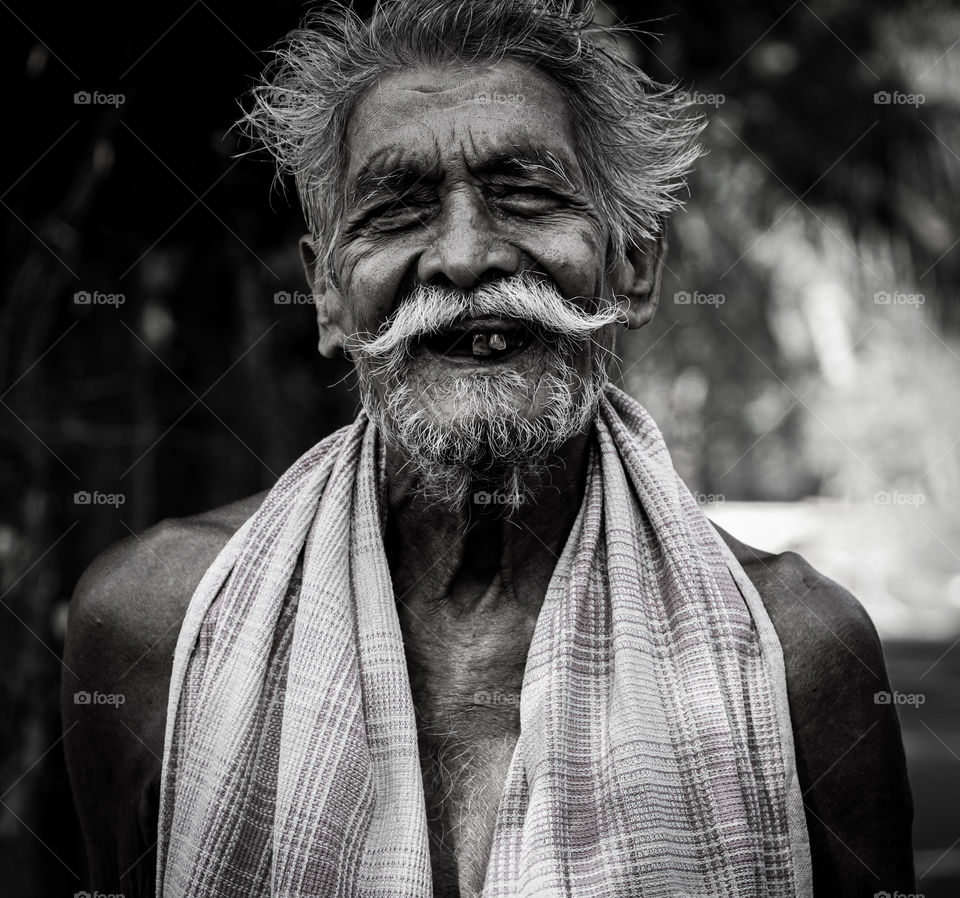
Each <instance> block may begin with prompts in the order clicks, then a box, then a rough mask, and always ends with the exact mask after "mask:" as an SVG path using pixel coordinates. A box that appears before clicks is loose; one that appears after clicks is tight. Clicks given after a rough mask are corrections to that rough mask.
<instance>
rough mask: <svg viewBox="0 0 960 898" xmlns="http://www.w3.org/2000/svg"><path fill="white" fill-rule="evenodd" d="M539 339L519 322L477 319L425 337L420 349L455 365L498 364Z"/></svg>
mask: <svg viewBox="0 0 960 898" xmlns="http://www.w3.org/2000/svg"><path fill="white" fill-rule="evenodd" d="M536 339H537V337H536V334H535V333H534V332H533V330H532V329H531V327H530V325H528V324H525V323H524V322H521V321H517V320H516V319H509V318H475V319H465V320H463V321H459V322H457V323H456V324H452V325H451V326H450V327H448V328H446V329H445V330H443V331H441V332H439V333H437V334H431V335H430V336H428V337H424V338H423V339H422V340H421V341H420V345H421V346H422V347H424V348H425V349H426V350H427V351H428V352H429V353H431V354H432V355H434V356H436V357H440V358H443V359H446V360H449V361H452V362H458V363H473V364H491V363H494V364H495V363H498V362H505V361H508V360H509V359H512V358H514V357H515V356H517V355H519V354H520V353H521V352H522V351H523V350H524V349H526V348H527V347H528V346H529V345H530V344H531V343H533V342H534V341H535V340H536Z"/></svg>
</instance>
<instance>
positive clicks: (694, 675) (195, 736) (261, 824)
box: [157, 389, 812, 898]
mask: <svg viewBox="0 0 960 898" xmlns="http://www.w3.org/2000/svg"><path fill="white" fill-rule="evenodd" d="M595 431H596V438H595V440H594V442H593V445H592V449H591V457H590V464H589V473H588V476H587V482H586V492H585V496H584V499H583V502H582V505H581V508H580V511H579V514H578V516H577V518H576V521H575V523H574V525H573V528H572V530H571V532H570V536H569V538H568V540H567V543H566V547H565V548H564V550H563V553H562V556H561V558H560V559H559V561H558V563H557V566H556V569H555V571H554V574H553V578H552V580H551V582H550V586H549V588H548V590H547V594H546V597H545V599H544V603H543V606H542V609H541V611H540V615H539V618H538V620H537V624H536V628H535V632H534V636H533V641H532V644H531V646H530V651H529V655H528V658H527V664H526V671H525V674H524V679H523V688H522V693H521V700H520V718H521V731H520V736H519V739H518V742H517V745H516V749H515V752H514V755H513V757H512V760H511V763H510V766H509V771H508V774H507V778H506V783H505V785H504V788H503V793H502V796H501V798H500V804H499V809H498V812H497V818H496V827H495V831H494V836H493V845H492V850H491V854H490V859H489V863H488V867H487V874H486V882H485V887H484V891H483V895H484V898H508V896H509V898H516V896H558V898H559V896H584V898H587V896H596V898H617V896H641V895H642V896H647V898H649V896H662V898H678V896H695V898H707V896H751V898H752V896H771V898H772V896H804V898H806V896H810V895H811V894H812V887H811V870H810V857H809V845H808V842H807V832H806V826H805V822H804V814H803V805H802V801H801V797H800V790H799V785H798V782H797V771H796V764H795V760H794V754H793V740H792V735H791V729H790V718H789V713H788V709H787V697H786V683H785V679H784V670H783V658H782V653H781V649H780V644H779V642H778V640H777V637H776V634H775V632H774V630H773V627H772V625H771V623H770V620H769V618H768V617H767V615H766V613H765V611H764V608H763V605H762V603H761V601H760V597H759V596H758V595H757V593H756V591H755V589H754V588H753V586H752V585H751V584H750V581H749V580H748V579H747V577H746V576H745V574H744V572H743V570H742V568H741V567H740V565H739V564H738V563H737V562H736V560H735V559H734V558H733V556H732V555H731V554H730V552H729V551H728V550H727V548H726V546H725V545H724V544H723V542H722V541H721V540H720V538H719V537H718V536H717V534H716V531H715V530H714V529H713V527H712V526H711V525H710V523H709V522H708V521H707V519H706V518H705V517H704V515H703V514H702V512H701V511H700V509H699V508H698V506H697V504H696V502H695V501H694V499H693V497H692V496H691V495H690V493H689V491H688V490H687V489H686V487H685V486H684V485H683V483H682V482H681V481H680V480H679V478H678V476H677V474H676V472H675V471H674V469H673V466H672V464H671V461H670V458H669V455H668V452H667V449H666V446H665V444H664V442H663V438H662V436H661V435H660V433H659V431H658V429H657V427H656V425H655V424H654V423H653V421H652V420H651V419H650V417H649V416H648V415H647V413H646V412H645V411H644V410H643V409H642V408H641V407H640V406H639V405H637V404H636V403H635V402H634V401H633V400H631V399H630V398H628V397H627V396H626V395H625V394H623V393H622V392H620V391H618V390H615V389H609V390H608V391H607V393H606V395H605V396H604V398H603V400H602V403H601V407H600V410H599V412H598V415H597V419H596V428H595ZM382 471H383V469H382V455H381V450H380V448H379V440H378V437H377V433H376V430H375V428H374V427H372V426H371V425H370V424H369V423H368V421H367V419H366V418H365V417H364V416H363V415H361V416H360V417H359V418H358V419H357V421H356V422H355V423H354V424H352V425H350V426H348V427H346V428H344V429H343V430H340V431H338V432H337V433H335V434H333V435H332V436H330V437H328V438H327V439H325V440H323V441H322V442H321V443H319V444H318V445H317V446H315V447H314V448H313V449H311V450H310V451H309V452H307V453H306V454H305V455H304V456H303V457H302V458H301V459H300V460H299V461H297V462H296V463H295V464H294V465H293V466H292V467H291V468H290V469H289V470H288V471H287V472H286V473H285V474H284V475H283V476H282V477H281V478H280V480H279V481H278V483H277V485H276V486H275V487H274V488H273V489H272V490H271V492H270V493H269V495H268V496H267V498H266V499H265V501H264V503H263V505H262V506H261V507H260V509H259V510H258V511H257V512H256V514H254V515H253V517H252V518H251V519H250V520H249V521H247V522H246V524H244V526H243V527H241V528H240V530H239V531H238V532H237V533H236V535H235V536H234V537H233V538H232V539H231V540H230V542H229V543H228V544H227V546H226V547H225V548H224V549H223V551H222V552H221V553H220V555H219V556H218V557H217V559H216V560H215V561H214V563H213V565H212V566H211V567H210V569H209V570H208V571H207V573H206V575H205V576H204V578H203V580H202V582H201V583H200V585H199V586H198V587H197V590H196V593H195V594H194V596H193V599H192V601H191V603H190V607H189V610H188V612H187V615H186V619H185V621H184V623H183V628H182V631H181V633H180V640H179V643H178V645H177V650H176V655H175V658H174V668H173V679H172V683H171V688H170V699H169V711H168V719H167V731H166V742H165V750H164V759H163V774H162V783H161V808H160V820H159V843H158V868H157V895H158V896H163V898H174V896H176V898H181V896H182V898H197V896H217V898H235V896H236V898H239V896H264V895H274V896H283V898H300V896H317V898H332V896H364V898H400V896H410V898H426V896H430V895H432V883H431V866H430V855H429V845H428V837H427V821H426V815H425V802H424V793H423V782H422V779H421V770H420V763H419V756H418V750H417V728H416V723H415V720H414V707H413V701H412V697H411V692H410V681H409V678H408V674H407V668H406V663H405V658H404V646H403V637H402V634H401V631H400V625H399V620H398V616H397V611H396V604H395V603H396V600H395V598H394V594H393V589H392V585H391V579H390V570H389V567H388V565H387V560H386V557H385V554H384V547H383V521H384V501H383V486H384V480H383V473H382ZM301 564H302V578H301V577H300V576H299V571H300V568H301ZM298 581H299V582H298Z"/></svg>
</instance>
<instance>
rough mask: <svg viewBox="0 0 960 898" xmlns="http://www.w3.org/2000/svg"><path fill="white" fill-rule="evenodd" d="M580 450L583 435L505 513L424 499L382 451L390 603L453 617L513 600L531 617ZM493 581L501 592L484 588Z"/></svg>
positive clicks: (562, 536)
mask: <svg viewBox="0 0 960 898" xmlns="http://www.w3.org/2000/svg"><path fill="white" fill-rule="evenodd" d="M587 451H588V438H587V437H586V436H583V435H581V436H578V437H576V438H574V439H573V440H570V441H568V442H567V443H566V444H564V445H563V446H562V447H561V448H560V450H559V451H558V452H556V453H555V454H554V455H552V456H551V457H550V458H549V459H548V460H547V468H546V472H545V474H544V476H543V478H542V480H541V482H539V483H538V484H537V485H536V486H535V488H534V489H532V490H531V494H530V495H529V496H528V498H527V499H526V501H524V502H523V504H522V505H520V507H519V508H518V509H517V510H516V511H515V512H513V513H512V514H509V515H508V514H507V513H506V512H505V510H504V509H503V507H502V506H499V505H497V504H496V503H495V502H490V503H488V504H479V503H477V502H468V503H467V504H466V506H465V507H464V508H462V509H452V508H449V507H445V506H443V505H441V504H439V503H437V502H432V501H430V500H428V499H426V498H425V497H424V496H423V495H422V494H421V492H420V491H419V489H418V488H417V480H416V476H415V475H414V474H413V473H412V472H411V466H410V465H406V464H404V459H403V457H402V456H401V455H400V454H399V453H397V452H396V451H395V450H389V449H388V451H387V475H388V484H389V487H388V490H389V491H388V497H387V501H388V505H389V511H388V516H387V521H388V523H387V532H386V548H387V557H388V559H389V561H390V569H391V573H392V575H393V582H394V591H395V593H396V595H397V597H398V600H401V599H402V600H403V601H407V602H410V601H416V602H417V604H421V603H422V604H426V605H433V604H436V605H440V606H443V608H444V609H445V610H448V611H451V612H452V613H454V614H457V615H463V614H470V613H472V612H476V611H480V612H487V611H492V610H494V607H492V606H495V605H496V604H498V603H502V602H503V601H516V602H521V603H523V604H528V605H530V606H531V607H530V608H529V609H528V610H530V611H532V612H533V613H534V615H535V614H536V613H537V612H538V611H539V604H540V603H541V602H542V601H543V596H544V594H545V593H546V589H547V585H548V584H549V582H550V577H551V575H552V573H553V569H554V567H555V566H556V563H557V559H558V558H559V556H560V553H561V552H562V550H563V547H564V545H565V543H566V540H567V536H568V535H569V533H570V529H571V527H572V526H573V522H574V520H575V518H576V516H577V512H578V510H579V508H580V502H581V499H582V497H583V489H584V483H585V479H586V466H587ZM478 489H480V487H478ZM495 581H498V582H499V583H501V584H507V586H508V588H506V589H503V588H493V589H491V585H492V584H494V583H495ZM533 606H535V607H533Z"/></svg>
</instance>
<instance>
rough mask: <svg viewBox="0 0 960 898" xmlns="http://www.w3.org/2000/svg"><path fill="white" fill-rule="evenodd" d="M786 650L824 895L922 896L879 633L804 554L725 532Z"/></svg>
mask: <svg viewBox="0 0 960 898" xmlns="http://www.w3.org/2000/svg"><path fill="white" fill-rule="evenodd" d="M717 529H718V531H719V532H720V534H721V536H722V537H723V538H724V540H725V541H726V543H727V544H728V545H729V546H730V548H731V550H732V551H733V554H734V555H735V557H736V558H737V560H738V561H739V562H740V563H741V565H742V566H743V569H744V571H745V572H746V574H747V576H748V577H749V578H750V580H751V582H752V583H753V585H754V586H755V587H756V589H757V592H758V593H759V594H760V597H761V599H762V600H763V603H764V607H765V608H766V611H767V614H768V615H769V616H770V620H771V622H772V623H773V626H774V629H775V630H776V632H777V636H778V637H779V639H780V644H781V647H782V649H783V660H784V667H785V672H786V680H787V695H788V699H789V703H790V715H791V721H792V725H793V735H794V743H795V751H796V757H797V771H798V775H799V779H800V786H801V790H802V792H803V798H804V804H805V807H806V813H807V827H808V831H809V834H810V846H811V853H812V855H813V862H814V886H815V894H817V895H821V894H823V895H861V894H864V895H866V894H871V895H872V894H874V893H876V892H884V891H886V892H890V893H891V894H892V893H894V892H895V891H897V890H900V891H903V892H906V893H909V892H912V891H913V888H914V880H913V876H914V874H913V860H912V844H911V826H912V821H913V803H912V798H911V794H910V786H909V781H908V779H907V769H906V759H905V756H904V751H903V741H902V737H901V732H900V723H899V719H898V717H897V712H896V709H895V707H893V706H892V705H891V704H888V703H884V702H883V701H882V700H881V701H878V700H877V694H878V693H881V694H883V693H889V692H890V682H889V678H888V675H887V670H886V664H885V662H884V657H883V648H882V645H881V643H880V639H879V637H878V635H877V631H876V628H875V627H874V625H873V622H872V621H871V619H870V616H869V615H868V614H867V612H866V610H865V609H864V607H863V605H862V604H861V603H860V602H859V601H858V600H857V599H856V598H855V597H854V596H852V595H851V594H850V593H849V592H848V591H847V590H846V589H844V588H843V587H842V586H840V585H839V584H838V583H835V582H834V581H833V580H831V579H830V578H828V577H826V576H824V575H823V574H821V573H820V572H819V571H817V570H816V569H815V568H814V567H813V566H812V565H811V564H809V562H807V561H806V560H805V559H804V558H803V557H802V556H800V555H798V554H796V553H795V552H785V553H782V554H777V555H774V554H771V553H768V552H763V551H761V550H758V549H754V548H753V547H751V546H747V545H745V544H744V543H741V542H739V541H738V540H736V539H735V538H733V537H732V536H730V534H728V533H725V532H724V531H722V530H720V528H717Z"/></svg>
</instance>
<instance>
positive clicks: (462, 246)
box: [417, 191, 521, 290]
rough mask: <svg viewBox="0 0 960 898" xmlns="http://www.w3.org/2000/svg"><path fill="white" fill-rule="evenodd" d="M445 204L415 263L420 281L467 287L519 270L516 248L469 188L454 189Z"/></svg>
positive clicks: (470, 287) (464, 288) (467, 288)
mask: <svg viewBox="0 0 960 898" xmlns="http://www.w3.org/2000/svg"><path fill="white" fill-rule="evenodd" d="M445 205H446V208H445V209H444V210H443V214H442V215H441V217H440V220H439V223H438V227H439V230H438V231H437V233H436V235H435V236H434V238H433V242H432V243H431V244H430V246H429V247H427V249H426V250H425V251H424V252H423V254H422V255H421V256H420V261H419V263H418V265H417V276H418V278H419V280H420V282H421V283H424V284H431V283H441V284H450V285H453V286H455V287H459V288H460V289H461V290H470V289H472V288H474V287H476V286H477V285H479V284H481V283H483V282H484V281H489V280H492V279H495V278H497V277H509V276H510V275H512V274H516V273H517V272H518V271H519V270H520V262H521V259H520V251H519V250H518V249H516V248H515V247H513V246H511V245H510V244H509V243H507V242H506V241H505V240H504V239H503V236H502V235H501V234H500V232H499V229H498V227H497V222H496V220H495V219H494V218H493V216H492V215H491V214H490V211H489V210H488V209H486V208H484V205H483V202H482V200H481V199H480V197H478V196H476V195H475V194H474V193H473V192H472V191H457V192H456V193H455V194H451V195H450V196H449V197H447V202H446V204H445Z"/></svg>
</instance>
